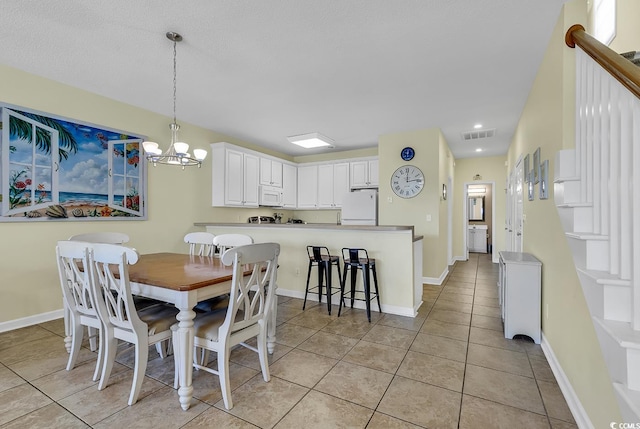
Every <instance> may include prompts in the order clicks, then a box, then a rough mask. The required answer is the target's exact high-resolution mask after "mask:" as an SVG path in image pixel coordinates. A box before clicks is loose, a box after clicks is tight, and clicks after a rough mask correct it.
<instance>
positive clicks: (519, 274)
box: [498, 252, 542, 344]
mask: <svg viewBox="0 0 640 429" xmlns="http://www.w3.org/2000/svg"><path fill="white" fill-rule="evenodd" d="M541 275H542V263H541V262H540V261H539V260H538V259H537V258H536V257H535V256H533V255H530V254H529V253H520V252H500V271H499V280H498V297H499V300H500V309H501V311H502V321H503V322H504V337H505V338H513V337H514V335H527V336H529V337H531V339H532V340H533V341H534V342H535V343H536V344H540V335H541V334H540V329H541V324H540V318H541V317H540V313H541Z"/></svg>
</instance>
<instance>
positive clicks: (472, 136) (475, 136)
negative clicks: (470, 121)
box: [462, 128, 496, 141]
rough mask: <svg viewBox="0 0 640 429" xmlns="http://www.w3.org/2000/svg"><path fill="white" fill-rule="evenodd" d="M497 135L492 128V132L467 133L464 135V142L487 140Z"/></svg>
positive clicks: (477, 131)
mask: <svg viewBox="0 0 640 429" xmlns="http://www.w3.org/2000/svg"><path fill="white" fill-rule="evenodd" d="M495 135H496V129H495V128H491V129H490V130H473V131H466V132H464V133H462V140H465V141H466V140H478V139H487V138H489V137H493V136H495Z"/></svg>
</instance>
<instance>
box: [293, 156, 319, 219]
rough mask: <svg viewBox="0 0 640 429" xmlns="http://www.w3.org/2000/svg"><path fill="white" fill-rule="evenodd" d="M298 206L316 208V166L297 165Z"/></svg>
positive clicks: (300, 207)
mask: <svg viewBox="0 0 640 429" xmlns="http://www.w3.org/2000/svg"><path fill="white" fill-rule="evenodd" d="M298 208H299V209H304V208H310V209H315V208H318V166H317V165H301V166H298Z"/></svg>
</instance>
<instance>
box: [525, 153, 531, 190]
mask: <svg viewBox="0 0 640 429" xmlns="http://www.w3.org/2000/svg"><path fill="white" fill-rule="evenodd" d="M529 170H530V168H529V154H526V155H525V157H524V181H525V182H526V183H529V182H530V181H531V179H530V177H529Z"/></svg>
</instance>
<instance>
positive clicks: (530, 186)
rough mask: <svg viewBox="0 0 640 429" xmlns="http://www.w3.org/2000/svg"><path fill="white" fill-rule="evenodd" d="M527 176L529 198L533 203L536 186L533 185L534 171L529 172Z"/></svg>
mask: <svg viewBox="0 0 640 429" xmlns="http://www.w3.org/2000/svg"><path fill="white" fill-rule="evenodd" d="M526 176H527V194H528V195H527V196H528V197H529V201H533V199H534V196H535V195H534V193H535V188H536V185H535V183H533V170H529V171H528V172H527V174H526Z"/></svg>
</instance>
